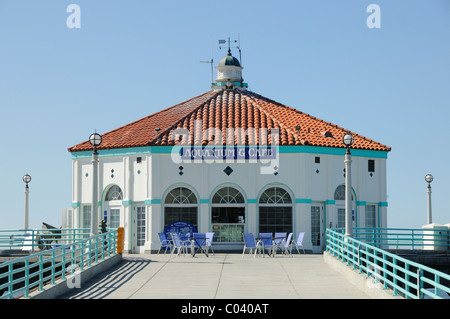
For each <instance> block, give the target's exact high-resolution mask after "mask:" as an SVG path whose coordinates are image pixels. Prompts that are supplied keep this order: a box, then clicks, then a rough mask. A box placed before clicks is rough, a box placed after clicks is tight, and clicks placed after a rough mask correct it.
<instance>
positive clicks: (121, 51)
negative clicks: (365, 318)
mask: <svg viewBox="0 0 450 319" xmlns="http://www.w3.org/2000/svg"><path fill="white" fill-rule="evenodd" d="M71 3H75V4H78V5H79V6H80V8H81V28H80V29H69V28H68V27H67V25H66V19H67V17H68V16H69V14H70V13H67V12H66V8H67V6H68V5H69V4H71ZM371 3H375V4H378V5H379V7H380V8H381V28H379V29H375V28H374V29H370V28H368V27H367V25H366V19H367V17H368V16H369V15H370V13H367V12H366V8H367V6H368V5H369V4H371ZM238 35H240V39H241V48H242V63H243V66H244V70H243V75H244V79H245V81H246V82H248V83H249V87H250V89H251V90H252V91H255V92H257V93H260V94H262V95H264V96H266V97H269V98H271V99H274V100H276V101H279V102H281V103H284V104H286V105H289V106H291V107H295V108H297V109H299V110H301V111H303V112H306V113H309V114H311V115H313V116H316V117H318V118H321V119H324V120H327V121H331V122H333V123H335V124H338V125H340V126H342V127H344V128H347V129H350V130H352V131H355V132H358V133H359V134H362V135H364V136H366V137H368V138H371V139H373V140H376V141H378V142H381V143H384V144H387V145H389V146H391V147H392V152H390V153H389V158H388V164H387V165H388V185H387V186H388V202H389V207H388V214H389V219H388V223H389V226H391V227H405V228H418V227H421V226H422V225H423V224H426V221H427V220H426V182H425V180H424V176H425V175H426V174H427V173H431V174H433V175H434V177H435V180H434V182H433V183H432V187H433V221H434V222H436V223H441V224H446V223H450V207H449V205H448V203H449V200H448V198H449V195H450V166H449V158H450V151H449V143H448V141H449V136H450V130H449V126H450V125H449V122H450V1H448V0H423V1H411V0H408V1H406V0H396V1H381V0H371V1H365V0H346V1H335V0H322V1H317V0H309V1H300V0H290V1H285V0H277V1H266V0H245V1H227V2H222V1H210V0H208V1H199V0H192V1H181V0H171V1H167V0H165V1H138V0H135V1H125V0H122V1H105V0H96V1H87V0H72V1H63V0H53V1H31V0H30V1H20V0H14V1H13V0H0V45H1V47H0V109H1V117H0V121H1V122H0V123H1V125H0V134H1V139H0V141H1V148H0V149H1V156H0V164H1V165H0V203H1V207H0V228H1V229H4V228H20V227H23V220H24V186H25V184H24V183H23V182H22V176H23V175H24V174H25V173H27V172H28V173H29V174H30V175H31V176H32V181H31V184H30V227H33V228H40V227H41V223H42V222H47V223H50V224H52V225H54V226H57V227H59V226H60V225H61V208H63V207H68V206H70V204H71V170H72V166H71V157H70V154H69V153H68V152H67V148H68V147H70V146H73V145H75V144H77V143H79V142H82V141H85V140H87V138H88V137H89V135H90V134H91V133H92V132H93V131H94V130H97V132H99V133H104V132H107V131H110V130H112V129H115V128H117V127H119V126H121V125H124V124H127V123H129V122H132V121H134V120H137V119H140V118H142V117H144V116H147V115H149V114H152V113H154V112H156V111H158V110H161V109H163V108H166V107H169V106H172V105H174V104H176V103H178V102H181V101H184V100H186V99H189V98H191V97H193V96H195V95H198V94H200V93H203V92H205V91H207V90H209V83H210V77H211V75H210V66H209V65H208V64H202V63H200V62H199V61H201V60H209V59H210V58H211V48H212V49H213V57H214V60H215V61H216V62H217V61H219V59H220V58H221V57H223V56H224V55H225V53H226V52H225V50H222V51H220V50H219V48H218V44H217V41H218V40H219V39H224V38H227V37H229V36H230V37H232V38H234V39H236V38H237V37H238ZM236 55H237V54H236Z"/></svg>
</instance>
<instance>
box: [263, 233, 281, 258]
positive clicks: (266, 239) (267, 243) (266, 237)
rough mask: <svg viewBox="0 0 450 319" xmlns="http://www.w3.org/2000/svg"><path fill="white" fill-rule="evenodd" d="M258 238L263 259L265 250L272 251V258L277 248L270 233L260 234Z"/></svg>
mask: <svg viewBox="0 0 450 319" xmlns="http://www.w3.org/2000/svg"><path fill="white" fill-rule="evenodd" d="M259 237H260V238H259V240H260V242H261V245H262V250H263V257H265V255H264V253H265V250H266V249H268V250H272V256H274V255H275V249H276V247H277V246H276V245H275V244H274V242H273V238H272V233H260V234H259Z"/></svg>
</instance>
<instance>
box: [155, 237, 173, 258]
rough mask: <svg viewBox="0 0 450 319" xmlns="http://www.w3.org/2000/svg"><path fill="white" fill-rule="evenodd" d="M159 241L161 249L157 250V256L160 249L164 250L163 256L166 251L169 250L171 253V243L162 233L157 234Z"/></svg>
mask: <svg viewBox="0 0 450 319" xmlns="http://www.w3.org/2000/svg"><path fill="white" fill-rule="evenodd" d="M158 236H159V241H160V242H161V247H160V248H159V250H158V255H159V253H160V252H161V249H162V248H164V255H165V254H166V252H167V249H169V251H170V252H172V247H173V245H172V241H171V240H170V239H167V237H166V234H164V233H158Z"/></svg>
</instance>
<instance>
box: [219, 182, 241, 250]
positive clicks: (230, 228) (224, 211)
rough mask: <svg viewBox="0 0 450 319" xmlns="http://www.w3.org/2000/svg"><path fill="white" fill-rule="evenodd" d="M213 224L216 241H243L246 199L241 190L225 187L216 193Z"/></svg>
mask: <svg viewBox="0 0 450 319" xmlns="http://www.w3.org/2000/svg"><path fill="white" fill-rule="evenodd" d="M211 225H212V229H213V233H214V239H213V241H214V242H221V243H235V242H242V241H243V233H244V226H245V200H244V196H242V194H241V192H240V191H239V190H237V189H236V188H234V187H223V188H221V189H219V190H218V191H217V192H216V193H215V194H214V196H213V198H212V201H211Z"/></svg>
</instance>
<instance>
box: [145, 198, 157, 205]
mask: <svg viewBox="0 0 450 319" xmlns="http://www.w3.org/2000/svg"><path fill="white" fill-rule="evenodd" d="M144 204H145V205H151V204H161V200H160V199H159V198H154V199H146V200H145V201H144Z"/></svg>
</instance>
